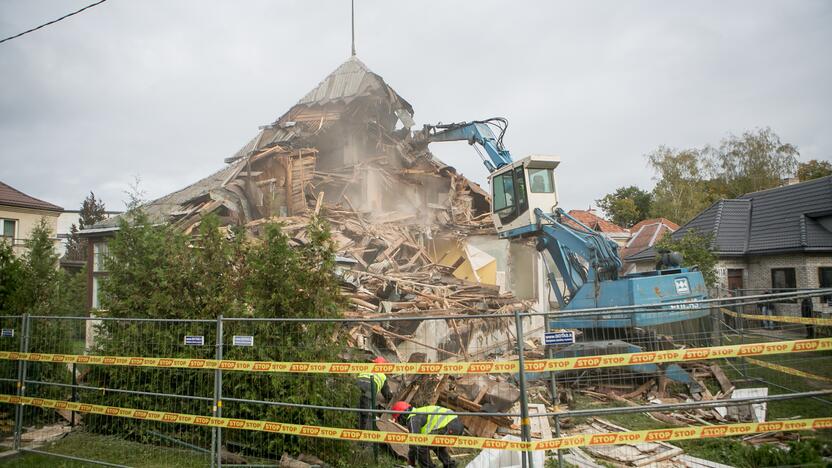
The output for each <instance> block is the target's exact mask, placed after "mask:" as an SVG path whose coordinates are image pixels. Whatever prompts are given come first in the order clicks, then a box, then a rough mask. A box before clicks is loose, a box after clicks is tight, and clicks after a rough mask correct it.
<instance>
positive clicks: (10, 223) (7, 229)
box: [0, 219, 17, 240]
mask: <svg viewBox="0 0 832 468" xmlns="http://www.w3.org/2000/svg"><path fill="white" fill-rule="evenodd" d="M2 222H3V226H2V228H3V231H2V233H0V234H2V237H4V238H6V237H7V238H9V239H11V240H14V233H15V228H16V227H17V221H16V220H14V219H3V220H2Z"/></svg>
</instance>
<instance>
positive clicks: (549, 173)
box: [529, 167, 555, 193]
mask: <svg viewBox="0 0 832 468" xmlns="http://www.w3.org/2000/svg"><path fill="white" fill-rule="evenodd" d="M532 171H535V175H537V174H539V173H541V172H542V173H544V174H545V176H544V177H545V178H546V179H547V180H546V183H547V184H548V188H550V189H551V190H535V189H534V180H533V176H532ZM529 192H531V193H555V170H554V169H549V168H545V167H543V168H542V167H530V168H529Z"/></svg>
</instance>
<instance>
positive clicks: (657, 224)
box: [619, 218, 679, 273]
mask: <svg viewBox="0 0 832 468" xmlns="http://www.w3.org/2000/svg"><path fill="white" fill-rule="evenodd" d="M678 229H679V225H678V224H676V223H674V222H673V221H671V220H669V219H666V218H652V219H645V220H644V221H639V222H638V223H636V224H635V225H634V226H633V227H631V228H630V233H631V237H630V240H628V241H627V243H626V244H625V245H624V248H622V249H621V250H620V251H619V253H620V255H621V258H622V259H625V258H627V257H628V256H629V255H632V254H634V253H637V252H641V251H642V250H644V249H646V248H648V247H653V246H654V245H656V242H658V241H660V240H662V238H663V237H664V236H666V235H668V234H672V233H674V232H676V231H677V230H678ZM622 270H623V271H624V273H633V272H635V270H636V265H635V264H633V263H628V262H626V261H625V262H624V268H623V269H622Z"/></svg>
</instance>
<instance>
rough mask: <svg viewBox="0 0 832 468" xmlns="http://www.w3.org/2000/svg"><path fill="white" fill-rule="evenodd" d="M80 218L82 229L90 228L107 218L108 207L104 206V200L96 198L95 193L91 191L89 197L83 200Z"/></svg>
mask: <svg viewBox="0 0 832 468" xmlns="http://www.w3.org/2000/svg"><path fill="white" fill-rule="evenodd" d="M79 218H80V220H79V222H80V223H81V229H87V228H90V227H92V226H94V225H95V224H96V223H100V222H101V221H104V220H105V219H107V209H106V208H105V207H104V201H103V200H100V199H97V198H95V194H94V193H93V192H92V191H90V194H89V195H87V198H85V199H84V201H83V202H81V210H80V213H79Z"/></svg>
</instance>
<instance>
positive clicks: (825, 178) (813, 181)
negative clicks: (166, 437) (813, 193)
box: [737, 175, 832, 199]
mask: <svg viewBox="0 0 832 468" xmlns="http://www.w3.org/2000/svg"><path fill="white" fill-rule="evenodd" d="M821 181H828V182H829V183H830V186H832V175H828V176H823V177H818V178H817V179H810V180H806V181H800V182H798V183H796V184H791V185H779V186H777V187H771V188H767V189H763V190H755V191H753V192H747V193H744V194H742V195H740V196H739V197H737V199H739V198H745V197H747V196H749V195H754V194H755V193H763V192H770V191H772V190H789V189H791V188H792V187H797V186H799V185H803V184H820V183H822V182H821Z"/></svg>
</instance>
